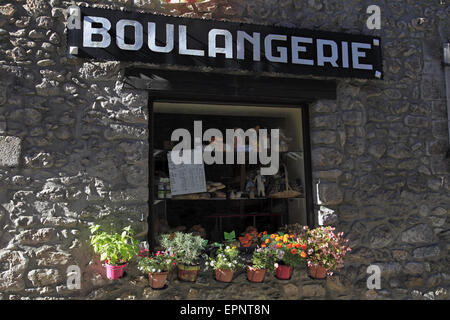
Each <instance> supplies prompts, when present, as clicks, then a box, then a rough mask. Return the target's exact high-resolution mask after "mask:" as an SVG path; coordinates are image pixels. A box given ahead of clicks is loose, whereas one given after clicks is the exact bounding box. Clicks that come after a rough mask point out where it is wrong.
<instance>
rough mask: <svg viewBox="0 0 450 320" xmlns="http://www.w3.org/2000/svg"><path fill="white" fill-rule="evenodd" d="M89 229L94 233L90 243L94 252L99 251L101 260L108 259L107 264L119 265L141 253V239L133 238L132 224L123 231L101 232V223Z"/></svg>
mask: <svg viewBox="0 0 450 320" xmlns="http://www.w3.org/2000/svg"><path fill="white" fill-rule="evenodd" d="M89 229H90V231H91V233H92V234H93V235H92V236H91V242H90V243H91V246H92V247H93V248H94V252H95V253H99V254H100V260H102V261H103V260H106V263H107V264H110V265H119V264H121V263H124V262H127V261H129V260H130V259H131V258H132V257H133V256H134V255H136V254H138V253H139V241H138V240H136V239H134V238H133V235H134V231H133V230H132V229H131V226H128V227H125V228H123V229H122V232H121V233H117V232H105V231H103V232H101V231H100V225H93V226H91V227H90V228H89Z"/></svg>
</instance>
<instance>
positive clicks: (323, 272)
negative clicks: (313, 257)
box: [308, 265, 327, 279]
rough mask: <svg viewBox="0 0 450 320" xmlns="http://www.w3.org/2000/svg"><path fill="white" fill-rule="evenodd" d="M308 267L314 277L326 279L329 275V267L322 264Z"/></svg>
mask: <svg viewBox="0 0 450 320" xmlns="http://www.w3.org/2000/svg"><path fill="white" fill-rule="evenodd" d="M308 269H309V275H310V276H311V277H312V278H314V279H325V278H326V277H327V269H325V268H324V267H322V266H313V265H310V266H309V267H308Z"/></svg>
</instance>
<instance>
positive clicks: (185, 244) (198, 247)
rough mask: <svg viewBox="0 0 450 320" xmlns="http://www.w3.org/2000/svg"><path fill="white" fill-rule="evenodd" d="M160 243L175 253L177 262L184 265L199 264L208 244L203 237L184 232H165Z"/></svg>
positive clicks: (165, 248)
mask: <svg viewBox="0 0 450 320" xmlns="http://www.w3.org/2000/svg"><path fill="white" fill-rule="evenodd" d="M160 243H161V246H162V247H163V248H164V250H166V251H170V252H174V253H175V257H176V261H177V263H181V264H184V265H197V264H198V259H199V257H200V255H201V253H202V251H203V249H204V248H205V245H206V243H205V240H204V239H203V238H202V237H200V236H195V235H193V234H192V233H184V232H175V233H171V234H163V235H161V240H160Z"/></svg>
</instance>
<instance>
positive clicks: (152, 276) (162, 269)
mask: <svg viewBox="0 0 450 320" xmlns="http://www.w3.org/2000/svg"><path fill="white" fill-rule="evenodd" d="M174 265H175V255H174V254H173V253H171V252H166V251H158V252H156V253H154V254H152V255H150V256H149V257H145V256H144V257H139V262H138V268H139V270H141V271H142V272H143V273H146V274H148V280H149V284H150V287H152V288H153V289H161V288H163V287H164V286H165V284H166V280H167V275H168V274H169V271H170V269H171V268H172V267H173V266H174Z"/></svg>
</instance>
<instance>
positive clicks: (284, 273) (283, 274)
mask: <svg viewBox="0 0 450 320" xmlns="http://www.w3.org/2000/svg"><path fill="white" fill-rule="evenodd" d="M293 269H294V268H292V267H290V266H287V265H285V264H279V265H278V267H277V270H276V271H275V277H277V278H278V279H280V280H289V279H290V278H291V275H292V270H293Z"/></svg>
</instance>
